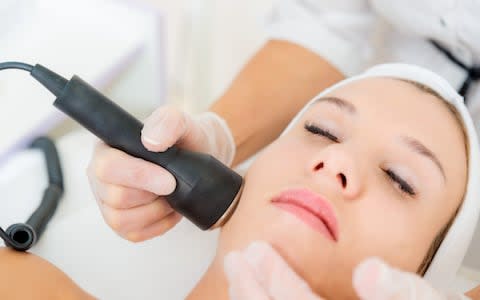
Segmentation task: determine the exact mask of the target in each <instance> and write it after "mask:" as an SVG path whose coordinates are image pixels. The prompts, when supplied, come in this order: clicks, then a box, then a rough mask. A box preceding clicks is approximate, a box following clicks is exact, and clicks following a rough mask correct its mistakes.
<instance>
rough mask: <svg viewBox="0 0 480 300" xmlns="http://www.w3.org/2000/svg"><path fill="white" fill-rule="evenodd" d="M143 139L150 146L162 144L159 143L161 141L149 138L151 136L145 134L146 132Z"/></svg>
mask: <svg viewBox="0 0 480 300" xmlns="http://www.w3.org/2000/svg"><path fill="white" fill-rule="evenodd" d="M142 139H143V140H144V141H145V142H147V143H149V144H152V145H154V146H158V145H160V142H159V141H156V140H155V139H154V138H152V137H149V136H148V135H147V133H145V132H143V133H142Z"/></svg>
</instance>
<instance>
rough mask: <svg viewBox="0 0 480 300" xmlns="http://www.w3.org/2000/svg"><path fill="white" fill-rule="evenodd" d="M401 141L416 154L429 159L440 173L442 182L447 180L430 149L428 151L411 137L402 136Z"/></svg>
mask: <svg viewBox="0 0 480 300" xmlns="http://www.w3.org/2000/svg"><path fill="white" fill-rule="evenodd" d="M402 140H403V142H405V143H406V144H407V145H408V146H409V147H410V149H412V150H413V151H415V152H416V153H418V154H421V155H423V156H425V157H427V158H429V159H430V160H431V161H432V162H433V163H434V164H435V165H436V166H437V167H438V169H439V170H440V172H441V173H442V176H443V180H444V181H446V180H447V177H446V176H445V171H444V170H443V167H442V164H441V163H440V160H439V159H438V158H437V157H436V156H435V154H433V152H432V151H431V150H430V149H428V148H427V147H426V146H425V145H423V144H422V143H421V142H420V141H418V140H416V139H414V138H412V137H408V136H403V137H402Z"/></svg>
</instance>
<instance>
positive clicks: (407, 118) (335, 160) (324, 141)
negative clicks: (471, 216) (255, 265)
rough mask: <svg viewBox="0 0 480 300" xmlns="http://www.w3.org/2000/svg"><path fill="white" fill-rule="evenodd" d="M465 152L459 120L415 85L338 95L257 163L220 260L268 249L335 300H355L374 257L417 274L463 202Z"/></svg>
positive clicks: (384, 82)
mask: <svg viewBox="0 0 480 300" xmlns="http://www.w3.org/2000/svg"><path fill="white" fill-rule="evenodd" d="M272 109H274V108H272ZM464 145H465V142H464V136H463V132H462V129H461V127H460V125H459V124H458V122H457V120H456V119H455V117H454V116H453V114H452V112H450V111H449V110H448V108H447V107H446V106H445V105H444V104H443V103H441V100H438V99H436V98H435V97H434V96H432V95H430V94H427V93H425V92H423V91H421V90H420V89H418V88H417V87H415V86H413V85H411V84H409V83H406V82H403V81H399V80H395V79H388V78H373V79H364V80H361V81H356V82H353V83H350V84H348V85H346V86H344V87H341V88H338V89H336V90H334V91H333V92H331V93H330V94H329V95H327V97H324V98H323V99H322V100H319V101H318V102H317V103H316V104H314V105H313V106H311V108H310V109H309V110H308V111H307V112H306V113H305V114H304V115H303V116H302V117H301V119H300V121H299V122H297V123H296V124H295V126H294V127H293V128H292V130H290V131H289V132H288V133H286V134H285V135H283V136H282V137H280V138H278V139H277V140H276V141H274V142H273V143H272V144H271V145H270V146H268V147H267V148H266V149H265V150H264V151H263V152H262V153H261V154H260V155H259V156H258V157H257V159H256V160H255V161H254V163H253V164H252V166H251V167H250V169H249V170H248V172H247V174H246V176H245V187H244V190H243V194H242V197H241V200H240V202H239V205H238V207H237V209H236V211H235V213H234V214H233V216H232V217H231V219H230V220H229V221H228V223H227V224H226V225H225V226H224V227H223V229H222V233H221V236H220V241H219V252H218V254H219V255H223V254H225V253H226V252H228V251H231V250H234V249H237V250H238V249H243V248H245V247H246V246H247V245H248V244H249V243H251V242H252V241H254V240H264V241H267V242H269V243H270V244H272V246H273V247H274V248H275V249H276V250H277V251H278V252H279V253H280V254H281V255H282V256H283V257H284V258H285V259H286V260H287V262H288V263H289V264H290V265H291V266H292V267H293V268H294V270H295V271H296V272H297V273H298V274H299V275H300V276H302V277H303V278H304V279H305V280H306V281H307V282H308V283H309V284H310V286H311V287H312V288H313V289H314V290H315V291H316V292H317V293H319V294H320V295H323V296H326V297H328V298H335V299H339V298H348V297H353V289H352V283H351V278H352V271H353V268H354V267H355V266H356V265H357V264H358V263H359V262H360V261H361V260H363V259H364V258H366V257H370V256H378V257H381V258H383V259H384V260H386V261H387V262H388V263H390V264H392V265H393V266H396V267H399V268H402V269H404V270H408V271H411V272H416V271H417V269H418V267H419V265H420V264H421V262H422V260H423V259H424V257H425V255H426V253H427V250H428V249H429V247H430V245H431V243H432V241H433V239H434V238H435V236H436V235H437V234H438V233H439V231H440V230H441V229H442V227H443V226H445V225H446V224H447V222H448V221H449V220H450V218H451V217H452V216H453V214H454V213H455V210H456V209H457V207H458V206H459V204H460V202H461V199H462V198H463V193H464V190H465V185H466V169H467V167H466V150H465V146H464Z"/></svg>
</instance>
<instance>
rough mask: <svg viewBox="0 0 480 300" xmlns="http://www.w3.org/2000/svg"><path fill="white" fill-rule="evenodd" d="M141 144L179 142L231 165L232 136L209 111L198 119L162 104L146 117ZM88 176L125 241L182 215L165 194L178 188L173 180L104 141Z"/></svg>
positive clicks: (154, 146) (157, 146) (154, 232)
mask: <svg viewBox="0 0 480 300" xmlns="http://www.w3.org/2000/svg"><path fill="white" fill-rule="evenodd" d="M142 143H143V144H144V146H145V147H146V148H147V149H148V150H150V151H155V152H161V151H165V150H166V149H168V148H169V147H171V146H172V145H174V144H177V145H178V146H179V147H181V148H186V149H189V150H193V151H199V152H205V153H209V154H211V155H213V156H215V157H216V158H217V159H219V160H220V161H222V162H223V163H225V164H227V165H230V164H231V163H232V161H233V157H234V154H235V144H234V141H233V137H232V135H231V133H230V131H229V129H228V127H227V125H226V123H225V122H224V121H223V120H222V119H221V118H220V117H219V116H217V115H216V114H214V113H211V112H207V113H203V114H200V115H199V116H197V117H195V118H194V117H191V116H189V115H188V114H186V113H184V112H181V111H179V110H178V109H175V108H173V107H170V106H164V107H160V108H159V109H157V110H156V111H155V112H153V114H152V115H150V116H149V117H148V118H147V119H146V121H145V123H144V127H143V129H142ZM87 175H88V178H89V182H90V186H91V189H92V191H93V193H94V195H95V198H96V200H97V203H98V206H99V208H100V210H101V212H102V215H103V217H104V219H105V221H106V223H107V224H108V225H109V226H110V227H111V228H112V229H113V230H114V231H115V232H116V233H117V234H118V235H120V236H121V237H123V238H125V239H127V240H130V241H132V242H139V241H144V240H147V239H150V238H153V237H156V236H158V235H161V234H163V233H165V232H166V231H168V230H169V229H171V228H172V227H173V226H175V224H177V223H178V222H179V221H180V219H181V215H180V214H178V213H176V212H174V211H173V209H172V208H171V207H170V205H169V204H168V203H167V201H166V200H165V198H164V196H165V195H168V194H170V193H172V192H173V191H174V190H175V185H176V183H175V179H174V177H173V176H172V175H171V174H170V173H169V172H168V171H167V170H165V169H163V168H162V167H160V166H158V165H155V164H153V163H150V162H147V161H145V160H142V159H138V158H135V157H132V156H130V155H128V154H126V153H125V152H122V151H120V150H117V149H114V148H111V147H109V146H107V145H106V144H104V143H102V142H100V143H98V145H97V146H96V147H95V151H94V153H93V156H92V159H91V161H90V163H89V166H88V169H87Z"/></svg>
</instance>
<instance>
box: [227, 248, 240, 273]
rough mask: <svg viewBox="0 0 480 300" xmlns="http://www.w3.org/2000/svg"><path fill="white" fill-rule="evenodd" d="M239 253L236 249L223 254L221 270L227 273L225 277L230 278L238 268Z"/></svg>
mask: <svg viewBox="0 0 480 300" xmlns="http://www.w3.org/2000/svg"><path fill="white" fill-rule="evenodd" d="M239 260H240V253H239V252H237V251H232V252H230V253H228V254H227V255H225V258H224V259H223V270H224V272H225V274H226V275H227V279H228V280H231V279H232V278H233V277H235V274H236V272H237V270H238V268H239Z"/></svg>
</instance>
